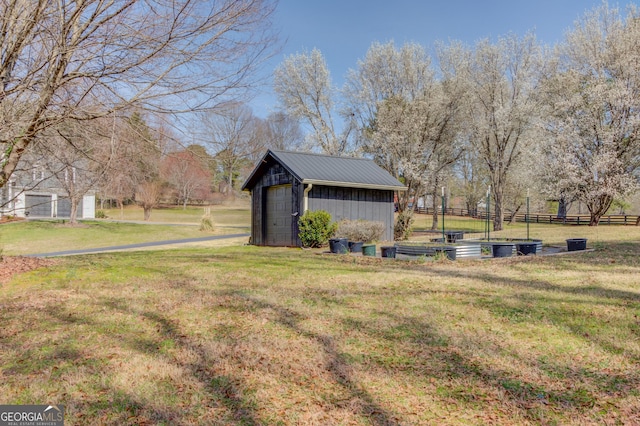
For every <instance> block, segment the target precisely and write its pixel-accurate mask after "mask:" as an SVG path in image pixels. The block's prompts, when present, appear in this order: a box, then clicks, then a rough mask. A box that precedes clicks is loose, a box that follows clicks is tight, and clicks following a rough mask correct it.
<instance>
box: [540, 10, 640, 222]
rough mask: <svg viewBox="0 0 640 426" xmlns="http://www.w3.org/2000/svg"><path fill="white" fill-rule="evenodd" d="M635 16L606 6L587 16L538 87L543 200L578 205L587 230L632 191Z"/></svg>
mask: <svg viewBox="0 0 640 426" xmlns="http://www.w3.org/2000/svg"><path fill="white" fill-rule="evenodd" d="M639 18H640V14H639V13H638V9H636V8H631V9H629V14H628V16H627V17H626V18H623V17H622V16H621V15H620V12H619V11H618V10H617V9H612V8H610V7H609V6H608V5H607V4H606V3H604V4H603V5H602V6H600V7H598V8H596V9H594V10H592V11H590V12H588V13H587V14H585V15H584V17H583V18H582V19H581V20H580V21H578V22H577V23H576V25H575V28H574V29H573V30H572V31H571V32H570V33H568V34H567V38H566V41H565V42H564V44H563V45H561V46H560V48H559V50H558V58H557V69H556V71H555V73H554V74H553V77H552V78H550V79H549V81H548V82H547V86H546V94H547V95H548V97H549V98H548V99H549V100H550V102H549V103H550V108H549V120H548V121H546V122H545V123H544V124H545V130H546V131H547V134H548V135H549V136H550V138H549V140H550V141H551V142H552V143H551V144H550V145H549V146H547V147H546V152H547V158H548V159H549V161H548V167H547V168H546V171H545V175H546V176H547V178H546V186H545V190H546V193H547V194H549V195H552V196H555V197H569V198H574V199H576V200H579V201H582V202H583V203H584V204H585V205H586V206H587V208H588V210H589V212H590V215H591V219H590V225H597V224H598V222H599V220H600V217H601V216H602V215H604V214H605V213H606V212H607V210H608V209H609V208H610V207H611V204H612V202H613V200H614V198H623V197H625V196H627V195H629V194H631V193H633V192H634V191H635V190H636V189H637V185H638V176H637V172H638V170H639V169H640V139H639V138H640V75H639V74H638V64H639V63H640V19H639Z"/></svg>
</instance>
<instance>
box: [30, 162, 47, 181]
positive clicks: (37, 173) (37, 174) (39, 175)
mask: <svg viewBox="0 0 640 426" xmlns="http://www.w3.org/2000/svg"><path fill="white" fill-rule="evenodd" d="M31 177H32V178H33V181H34V182H39V181H43V180H44V168H42V167H41V166H39V165H37V164H36V165H34V166H33V171H32V176H31Z"/></svg>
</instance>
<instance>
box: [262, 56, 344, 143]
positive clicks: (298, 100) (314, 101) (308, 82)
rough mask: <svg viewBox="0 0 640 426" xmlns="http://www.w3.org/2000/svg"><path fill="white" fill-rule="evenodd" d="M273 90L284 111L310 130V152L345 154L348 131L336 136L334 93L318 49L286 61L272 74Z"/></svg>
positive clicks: (290, 57) (291, 57) (329, 76)
mask: <svg viewBox="0 0 640 426" xmlns="http://www.w3.org/2000/svg"><path fill="white" fill-rule="evenodd" d="M273 78H274V90H275V92H276V93H277V94H278V99H279V100H280V103H281V104H282V105H283V107H284V109H285V111H286V112H287V113H288V114H289V115H291V116H292V117H295V118H297V119H299V120H302V121H303V122H305V123H306V124H308V125H309V126H310V127H311V130H312V132H311V133H310V134H309V135H308V138H310V139H309V141H308V142H309V143H308V144H309V145H310V147H311V148H315V147H318V148H320V149H321V150H322V151H323V152H324V153H326V154H329V155H341V154H343V153H345V152H346V150H347V139H348V130H347V132H346V133H345V134H339V133H338V131H337V130H336V127H335V124H334V111H333V109H334V106H335V105H334V102H335V95H336V93H335V92H336V89H335V87H334V86H333V83H332V82H331V75H330V73H329V70H328V68H327V64H326V62H325V60H324V57H323V56H322V53H321V52H320V51H319V50H318V49H313V50H312V51H311V53H298V54H295V55H291V56H289V57H287V58H286V59H285V60H284V61H283V62H282V64H280V65H279V66H278V68H276V70H275V72H274V76H273Z"/></svg>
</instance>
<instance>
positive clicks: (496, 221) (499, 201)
mask: <svg viewBox="0 0 640 426" xmlns="http://www.w3.org/2000/svg"><path fill="white" fill-rule="evenodd" d="M493 214H494V216H493V230H494V231H502V224H503V223H504V209H503V195H502V190H500V189H499V188H496V190H495V191H494V192H493Z"/></svg>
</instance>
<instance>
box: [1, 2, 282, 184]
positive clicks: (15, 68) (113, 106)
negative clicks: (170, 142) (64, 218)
mask: <svg viewBox="0 0 640 426" xmlns="http://www.w3.org/2000/svg"><path fill="white" fill-rule="evenodd" d="M274 7H275V2H272V1H270V0H221V1H213V2H204V1H197V0H114V1H103V0H84V1H69V2H67V1H49V0H33V1H23V0H4V1H2V2H0V52H1V55H0V148H1V149H2V152H3V153H4V155H2V157H0V187H2V186H4V185H5V184H6V183H7V181H8V179H9V178H10V176H11V174H12V173H13V171H14V170H15V169H16V167H17V166H18V162H19V161H20V159H21V157H22V155H23V154H24V153H25V150H26V148H27V147H28V146H29V145H30V144H31V143H33V142H34V141H35V140H36V138H37V137H38V135H39V134H41V133H42V132H43V131H44V130H45V129H47V128H49V127H51V126H52V125H55V124H58V123H60V122H62V121H64V120H68V119H76V120H87V119H92V118H95V117H99V116H105V115H108V114H110V113H111V112H112V111H116V110H121V109H126V108H129V107H130V106H131V105H137V107H138V108H147V109H151V110H155V111H162V112H169V113H175V112H181V111H193V110H197V109H200V108H204V107H206V108H211V107H213V106H215V105H218V104H220V103H223V102H225V101H227V100H229V98H232V97H235V96H238V95H240V94H242V92H243V89H246V88H247V87H248V86H249V85H250V84H251V83H252V76H254V75H255V73H253V71H254V70H255V68H256V66H258V65H259V64H260V63H261V60H262V59H264V58H265V57H266V56H267V55H269V52H270V50H271V48H272V47H273V46H274V43H273V41H274V35H273V33H272V32H270V30H269V26H270V17H271V15H272V12H273V10H274Z"/></svg>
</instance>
